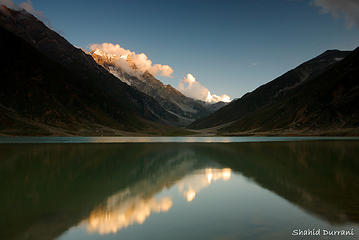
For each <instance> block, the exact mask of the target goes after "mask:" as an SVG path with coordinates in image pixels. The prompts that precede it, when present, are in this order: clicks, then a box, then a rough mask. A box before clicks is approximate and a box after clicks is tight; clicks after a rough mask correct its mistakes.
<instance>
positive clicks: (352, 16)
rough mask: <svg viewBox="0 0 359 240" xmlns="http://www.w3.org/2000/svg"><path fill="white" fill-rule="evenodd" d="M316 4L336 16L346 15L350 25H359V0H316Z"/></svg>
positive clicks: (325, 11) (314, 2)
mask: <svg viewBox="0 0 359 240" xmlns="http://www.w3.org/2000/svg"><path fill="white" fill-rule="evenodd" d="M312 3H313V4H314V5H315V6H318V7H320V8H322V10H323V12H324V13H331V14H332V15H333V16H334V17H345V20H346V22H347V26H348V27H353V26H356V27H359V0H314V1H313V2H312Z"/></svg>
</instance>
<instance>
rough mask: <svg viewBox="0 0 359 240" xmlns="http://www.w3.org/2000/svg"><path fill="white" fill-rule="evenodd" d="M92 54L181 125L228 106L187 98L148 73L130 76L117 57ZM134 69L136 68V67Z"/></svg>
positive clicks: (99, 52)
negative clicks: (176, 119)
mask: <svg viewBox="0 0 359 240" xmlns="http://www.w3.org/2000/svg"><path fill="white" fill-rule="evenodd" d="M90 54H91V56H92V57H93V58H94V59H95V61H96V62H97V63H98V64H100V65H102V66H103V67H104V68H105V69H107V70H108V71H109V72H110V73H112V74H113V75H115V76H116V77H118V78H119V79H120V80H121V81H123V82H125V83H127V84H128V85H130V86H133V87H135V88H136V89H137V90H139V91H141V92H143V93H146V94H147V95H149V96H151V97H153V98H154V99H155V100H156V101H157V102H158V103H159V104H160V105H161V106H162V107H163V108H164V109H166V110H167V111H169V112H171V113H173V114H175V115H176V116H177V117H178V118H179V119H180V120H181V125H188V124H189V123H191V122H193V121H194V120H196V119H199V118H201V117H205V116H208V115H209V114H210V113H212V112H214V111H216V110H218V109H219V108H220V107H223V106H224V105H226V103H224V102H219V103H216V104H210V103H206V102H203V101H200V100H195V99H193V98H190V97H186V96H184V95H183V94H182V93H181V92H179V91H178V90H177V89H175V88H173V87H172V86H171V85H169V84H168V85H165V84H163V83H162V82H161V81H160V80H158V79H156V78H155V77H154V76H153V75H152V74H150V73H148V72H145V73H144V74H136V75H134V74H132V75H130V74H128V73H127V72H126V71H123V70H122V69H121V68H120V67H118V66H117V65H116V64H115V61H116V58H115V57H113V56H108V55H107V54H106V53H104V52H102V51H101V50H94V51H92V52H91V53H90ZM134 67H136V66H135V65H134Z"/></svg>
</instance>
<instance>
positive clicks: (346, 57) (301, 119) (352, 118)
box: [189, 49, 359, 134]
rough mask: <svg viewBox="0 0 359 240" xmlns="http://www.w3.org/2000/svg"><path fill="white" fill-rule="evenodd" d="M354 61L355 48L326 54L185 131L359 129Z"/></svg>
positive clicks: (358, 54)
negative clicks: (351, 50)
mask: <svg viewBox="0 0 359 240" xmlns="http://www.w3.org/2000/svg"><path fill="white" fill-rule="evenodd" d="M358 63H359V49H356V50H355V51H353V52H352V53H350V52H342V51H338V50H331V51H326V52H325V53H323V54H321V55H320V56H318V57H316V58H314V59H312V60H310V61H308V62H306V63H304V64H302V65H300V66H299V67H297V68H295V69H293V70H291V71H289V72H287V73H286V74H284V75H282V76H280V77H278V78H277V79H275V80H273V81H271V82H269V83H267V84H265V85H263V86H260V87H259V88H257V89H256V90H254V91H253V92H251V93H247V94H246V95H244V96H243V97H242V98H240V99H238V100H236V101H234V102H232V103H230V104H229V105H227V106H226V107H224V108H222V109H220V110H219V111H217V112H215V113H214V114H212V115H210V116H209V117H207V118H204V119H200V120H198V121H196V122H194V123H193V124H191V125H190V126H189V128H193V129H204V128H216V129H218V131H219V132H220V133H221V134H249V133H250V134H251V133H256V132H257V133H258V132H263V133H269V134H271V133H280V132H287V133H288V134H297V133H300V134H306V133H310V132H316V133H320V132H330V131H338V130H340V131H341V130H344V129H353V128H354V129H355V128H358V127H359V110H358V109H359V105H358V102H359V81H358V77H359V65H358ZM340 131H339V132H340ZM347 134H350V131H349V132H347Z"/></svg>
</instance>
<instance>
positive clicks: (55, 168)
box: [0, 139, 359, 240]
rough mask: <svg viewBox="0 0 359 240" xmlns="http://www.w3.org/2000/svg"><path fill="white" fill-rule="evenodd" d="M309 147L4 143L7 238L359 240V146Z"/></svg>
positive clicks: (1, 164) (0, 162)
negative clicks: (301, 233)
mask: <svg viewBox="0 0 359 240" xmlns="http://www.w3.org/2000/svg"><path fill="white" fill-rule="evenodd" d="M304 140H305V139H301V140H300V141H299V140H298V141H297V140H295V141H283V139H282V140H281V141H277V142H273V141H259V142H258V141H257V142H235V143H230V142H227V143H194V142H192V143H183V142H182V143H131V144H130V143H112V144H107V143H101V144H99V143H93V144H81V143H77V144H72V143H66V144H62V143H53V144H0V180H1V181H0V182H1V188H2V190H3V193H4V194H2V197H1V199H0V206H1V207H0V210H1V212H0V213H1V216H2V217H1V218H0V221H1V222H0V233H1V235H0V239H39V240H41V239H59V240H72V239H78V240H84V239H90V240H91V239H150V240H151V239H156V240H157V239H357V237H358V236H359V235H358V234H359V225H358V223H359V194H358V192H359V175H358V170H359V161H358V156H359V142H358V141H343V140H340V141H339V140H338V139H336V140H330V139H326V141H317V140H314V139H310V141H304ZM313 228H315V229H320V230H351V229H353V231H354V233H355V234H356V235H355V236H345V237H343V236H329V237H324V236H319V237H298V236H292V235H291V234H292V232H293V230H296V229H302V230H305V229H313Z"/></svg>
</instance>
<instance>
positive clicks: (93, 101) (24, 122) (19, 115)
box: [0, 6, 177, 135]
mask: <svg viewBox="0 0 359 240" xmlns="http://www.w3.org/2000/svg"><path fill="white" fill-rule="evenodd" d="M1 8H2V9H1V11H0V20H1V21H0V22H1V23H0V31H1V32H0V36H1V38H0V43H1V44H2V46H6V47H4V48H3V49H2V57H1V58H0V66H1V69H0V76H1V84H2V87H1V88H0V111H1V117H0V127H1V129H2V130H1V132H2V133H4V134H21V135H27V134H40V135H43V134H53V133H57V132H59V133H60V134H64V133H68V134H82V133H83V134H91V135H94V134H96V135H97V134H106V131H107V130H109V129H112V130H114V129H117V130H124V131H139V130H141V131H142V130H143V131H147V130H146V129H151V130H150V131H153V128H157V129H158V128H162V127H161V126H160V124H161V125H162V124H163V123H168V122H173V121H176V119H177V117H176V116H174V115H173V114H170V113H168V112H167V111H165V110H164V109H163V108H162V107H161V106H160V105H159V104H158V103H157V102H156V101H155V100H154V99H153V98H152V97H149V96H147V95H145V94H143V93H141V92H139V91H137V90H135V89H133V88H131V87H129V86H128V85H126V84H124V83H122V82H121V81H118V79H117V78H116V77H114V76H113V75H112V74H110V73H108V72H107V71H106V70H105V69H103V68H102V67H101V66H99V65H97V64H96V63H95V62H94V60H93V59H92V57H91V56H88V55H86V54H84V53H83V52H82V51H81V50H79V49H76V48H74V47H72V46H71V44H69V43H68V42H67V41H66V40H64V39H63V38H62V37H60V36H59V35H57V34H56V33H55V32H52V31H51V30H49V29H47V28H46V26H44V25H43V24H42V23H41V22H39V21H38V20H37V19H36V18H34V17H33V16H32V15H30V14H28V13H27V12H25V11H21V12H17V11H13V10H10V9H7V8H5V7H3V6H1ZM4 11H5V12H4ZM19 19H20V20H19ZM23 19H26V21H28V22H22V20H23ZM29 19H30V20H29ZM18 20H19V21H18ZM9 22H10V23H9ZM23 24H24V25H23ZM33 25H35V26H37V27H41V29H40V30H39V31H38V32H37V31H35V32H31V31H30V30H29V28H31V27H33ZM1 26H7V28H8V29H12V30H14V29H15V30H16V31H15V32H21V31H18V29H21V28H24V29H25V30H24V31H22V32H21V33H23V34H25V33H27V31H30V32H31V36H32V37H34V36H37V34H38V35H41V36H42V35H44V33H51V34H50V37H49V36H48V35H46V34H45V35H46V40H44V39H43V41H45V42H46V41H48V42H50V43H49V44H48V49H51V50H49V51H50V52H55V50H56V53H58V54H56V56H57V57H56V60H57V61H55V60H54V59H53V58H51V56H52V55H51V54H47V55H48V56H47V55H46V56H45V55H44V54H43V53H44V52H46V48H45V50H43V51H41V53H40V52H39V51H38V50H37V49H40V48H36V49H35V48H34V47H33V46H34V45H33V44H30V43H29V42H28V41H30V40H31V39H33V38H29V39H28V41H24V40H23V39H22V38H20V37H17V36H15V35H14V34H12V33H11V32H9V31H7V30H5V29H4V28H3V27H1ZM9 26H10V27H9ZM19 35H21V34H19ZM41 41H42V40H39V42H41ZM31 45H32V46H31ZM42 46H46V44H43V45H42ZM66 56H69V57H71V62H72V63H71V64H68V63H66V61H67V60H66ZM53 57H54V58H55V55H54V56H53ZM112 130H111V133H110V134H114V131H112Z"/></svg>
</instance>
